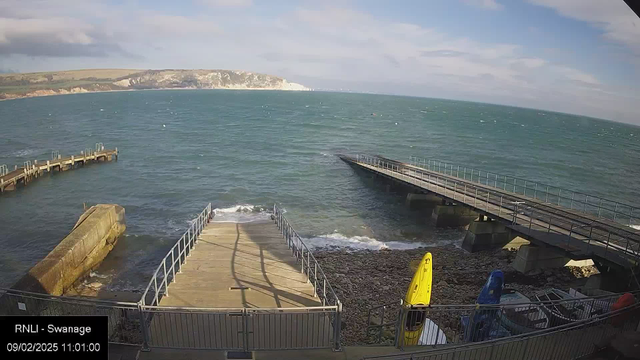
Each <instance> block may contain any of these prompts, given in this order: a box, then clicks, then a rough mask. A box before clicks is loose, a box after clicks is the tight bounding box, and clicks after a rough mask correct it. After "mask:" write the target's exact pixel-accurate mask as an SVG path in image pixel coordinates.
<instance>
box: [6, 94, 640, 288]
mask: <svg viewBox="0 0 640 360" xmlns="http://www.w3.org/2000/svg"><path fill="white" fill-rule="evenodd" d="M96 143H103V144H104V146H105V148H109V149H111V148H115V147H117V148H118V150H119V151H120V156H119V158H118V161H117V162H111V163H104V164H95V165H90V166H87V167H85V168H82V169H78V170H74V171H68V172H63V173H55V174H53V175H50V176H49V175H47V176H44V177H42V178H39V179H38V180H37V181H34V182H33V183H31V184H29V185H28V186H26V187H24V188H20V189H19V190H18V191H14V192H8V193H5V194H3V195H1V196H0V249H2V250H1V251H0V274H2V276H0V287H7V286H11V285H12V284H13V283H15V282H16V281H17V280H18V279H19V278H20V277H21V276H23V275H24V274H25V273H26V272H27V271H28V270H29V268H31V267H32V266H33V265H34V264H36V263H37V262H38V261H40V260H41V259H42V258H44V257H45V256H46V255H47V253H49V251H51V250H52V249H53V248H54V247H55V246H56V245H57V244H58V243H59V242H60V240H61V239H63V238H64V237H65V236H66V235H67V234H68V232H69V231H70V230H71V228H72V227H73V225H74V224H75V222H76V221H77V219H78V217H79V216H80V215H81V214H82V212H83V209H84V207H85V206H91V205H94V204H98V203H115V204H119V205H121V206H123V207H124V208H125V210H126V222H127V230H126V234H125V235H124V237H122V238H121V239H120V240H119V242H118V244H117V246H116V248H115V249H114V250H113V251H112V252H111V253H110V254H109V256H108V258H107V259H106V260H105V262H104V263H103V264H102V265H101V266H100V267H99V268H98V269H97V270H96V271H94V272H92V273H91V276H90V278H89V279H88V280H87V281H89V282H92V281H102V282H103V283H105V284H108V287H109V289H112V290H121V291H139V290H140V288H144V287H145V286H146V283H147V281H148V279H149V278H150V275H151V273H152V272H153V270H154V269H155V267H156V266H157V264H158V263H159V261H160V260H161V259H162V258H163V256H164V255H165V254H166V252H167V251H168V249H169V248H170V247H171V246H172V245H173V244H174V243H175V242H176V241H177V239H178V238H179V237H180V236H181V234H182V233H183V232H184V231H185V230H186V229H187V227H188V226H189V224H190V221H191V220H192V219H193V218H194V217H195V216H196V215H197V214H198V213H199V212H200V211H201V210H202V209H203V208H204V207H205V206H207V204H208V203H211V204H212V206H213V208H215V209H216V216H215V221H234V222H246V221H254V220H259V219H265V218H267V217H268V211H269V210H270V209H271V208H272V207H273V204H274V203H275V204H278V206H280V207H282V208H284V209H285V211H286V216H287V218H288V219H289V220H290V222H291V223H292V224H293V226H294V227H295V228H296V230H297V231H298V232H299V233H300V234H301V236H303V237H304V239H305V241H306V242H307V243H308V244H309V246H311V247H314V248H331V249H344V250H347V251H358V250H363V249H368V250H380V249H411V248H416V247H421V246H445V245H451V244H453V245H456V246H459V245H460V242H461V239H462V238H463V237H464V230H462V229H440V228H435V227H434V226H433V225H432V224H431V223H430V221H429V214H428V213H425V212H424V211H422V210H420V209H418V210H416V209H412V208H410V207H408V206H407V205H406V203H405V196H404V195H403V194H400V193H396V192H394V191H391V192H388V191H386V188H385V186H384V184H382V183H380V182H379V181H375V180H372V179H371V178H370V177H368V176H366V175H364V174H363V173H361V172H357V171H355V170H354V169H353V168H352V167H350V166H348V165H347V164H345V163H344V162H343V161H341V160H340V159H339V158H338V157H337V156H336V154H359V153H364V154H378V155H383V156H386V157H389V158H393V159H397V160H401V161H408V160H409V157H410V156H419V157H423V158H427V159H438V160H442V161H448V162H451V163H454V164H460V165H468V166H472V167H474V168H476V169H483V170H488V171H493V172H496V173H500V174H505V175H513V176H518V177H521V178H526V179H531V180H535V181H539V182H544V183H548V184H552V185H555V186H560V187H564V188H568V189H573V190H576V191H581V192H585V193H588V194H593V195H597V196H602V197H605V198H609V199H612V200H618V201H622V202H625V203H629V204H638V203H639V202H640V127H637V126H632V125H627V124H621V123H615V122H610V121H605V120H598V119H594V118H589V117H583V116H577V115H569V114H561V113H555V112H549V111H543V110H533V109H524V108H517V107H507V106H498V105H491V104H483V103H473V102H462V101H451V100H441V99H430V98H417V97H401V96H386V95H370V94H351V93H331V92H286V91H242V90H238V91H234V90H163V91H136V92H111V93H90V94H77V95H65V96H51V97H39V98H27V99H18V100H12V101H2V102H0V164H6V165H7V166H9V167H10V168H13V166H14V165H18V166H22V164H23V162H24V161H28V160H31V161H33V160H34V159H40V160H46V159H48V158H50V157H51V153H52V152H53V151H59V152H60V154H63V155H71V154H78V153H80V151H82V150H84V149H86V148H94V147H95V144H96ZM635 226H637V225H635Z"/></svg>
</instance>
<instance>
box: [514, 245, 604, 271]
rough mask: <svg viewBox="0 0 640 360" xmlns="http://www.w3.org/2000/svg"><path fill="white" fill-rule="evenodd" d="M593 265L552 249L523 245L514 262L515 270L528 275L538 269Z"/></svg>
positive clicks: (590, 262) (588, 261)
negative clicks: (572, 258)
mask: <svg viewBox="0 0 640 360" xmlns="http://www.w3.org/2000/svg"><path fill="white" fill-rule="evenodd" d="M588 265H593V261H592V260H591V259H586V260H578V261H576V260H571V259H570V258H567V257H565V256H564V254H562V253H560V252H558V251H555V250H553V249H551V248H547V247H541V246H535V245H533V244H529V245H523V246H521V247H520V249H518V254H517V255H516V258H515V260H514V261H513V264H511V266H513V268H514V269H516V270H517V271H519V272H521V273H528V272H530V271H532V270H536V269H553V268H560V267H563V266H588Z"/></svg>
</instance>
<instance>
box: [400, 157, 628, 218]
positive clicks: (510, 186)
mask: <svg viewBox="0 0 640 360" xmlns="http://www.w3.org/2000/svg"><path fill="white" fill-rule="evenodd" d="M409 163H410V164H411V165H413V166H417V167H421V168H424V169H427V170H430V171H436V172H439V173H442V174H445V175H449V176H455V177H457V178H460V179H464V180H467V181H471V182H476V183H478V184H482V185H486V186H493V187H495V188H498V189H502V190H503V191H508V192H512V193H514V194H518V195H524V196H528V197H532V198H534V199H536V200H538V201H540V202H542V203H545V204H554V205H558V206H562V207H565V208H568V209H571V210H575V211H578V212H582V213H586V214H591V215H594V216H596V217H598V218H602V219H608V220H613V221H615V222H618V223H620V224H623V225H640V211H638V210H640V209H638V207H635V206H632V205H629V204H625V203H622V202H619V201H615V200H609V199H605V198H602V197H599V196H595V195H591V194H585V193H581V192H577V191H573V190H569V189H564V188H561V187H558V186H554V185H548V184H544V183H541V182H537V181H531V180H526V179H521V178H518V177H515V176H509V175H501V174H496V173H493V172H490V171H485V170H481V169H477V168H474V167H468V166H463V165H456V164H451V163H447V162H444V161H440V160H431V159H424V158H420V157H416V156H410V157H409Z"/></svg>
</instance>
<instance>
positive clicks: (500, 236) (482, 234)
mask: <svg viewBox="0 0 640 360" xmlns="http://www.w3.org/2000/svg"><path fill="white" fill-rule="evenodd" d="M484 218H485V217H484V215H481V216H480V218H479V219H476V220H474V221H473V222H471V223H470V224H469V229H468V230H467V233H466V235H465V236H464V240H463V242H462V248H463V249H465V250H467V251H469V252H476V251H481V250H489V249H493V248H496V247H502V246H504V245H505V244H507V243H508V242H509V241H511V239H512V236H511V231H510V230H509V229H508V228H506V227H505V226H504V225H502V224H500V223H499V222H497V221H493V220H491V219H488V220H485V219H484Z"/></svg>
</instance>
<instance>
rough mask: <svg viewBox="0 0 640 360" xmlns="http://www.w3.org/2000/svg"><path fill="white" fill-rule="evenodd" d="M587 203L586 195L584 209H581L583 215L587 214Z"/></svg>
mask: <svg viewBox="0 0 640 360" xmlns="http://www.w3.org/2000/svg"><path fill="white" fill-rule="evenodd" d="M588 203H589V195H587V197H585V198H584V207H583V209H582V212H583V213H586V212H587V204H588Z"/></svg>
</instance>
